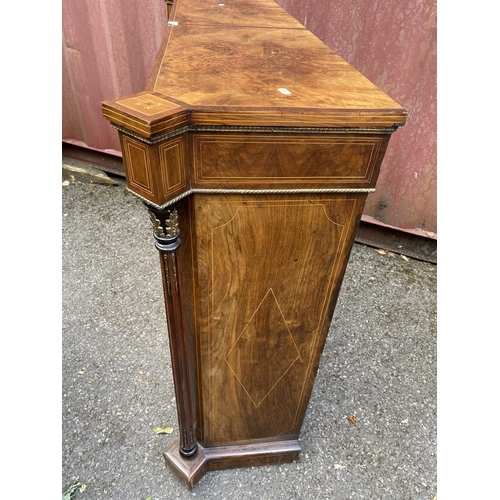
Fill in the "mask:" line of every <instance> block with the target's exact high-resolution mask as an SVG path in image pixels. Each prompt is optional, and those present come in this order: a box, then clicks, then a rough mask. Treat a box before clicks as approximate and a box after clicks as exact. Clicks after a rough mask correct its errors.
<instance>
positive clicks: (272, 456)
mask: <svg viewBox="0 0 500 500" xmlns="http://www.w3.org/2000/svg"><path fill="white" fill-rule="evenodd" d="M299 453H300V444H299V442H298V441H297V440H289V441H276V442H273V443H258V444H247V445H237V446H220V447H216V448H203V447H202V446H200V445H198V453H197V454H196V456H195V457H194V458H192V459H185V458H182V456H181V455H180V453H179V439H177V440H176V441H175V442H174V443H172V445H171V446H170V447H169V448H168V450H167V451H166V452H165V453H164V454H163V456H164V457H165V462H166V464H167V467H168V468H169V469H170V470H171V471H172V472H174V473H175V474H176V475H177V477H178V478H179V479H180V480H181V481H182V482H183V483H184V485H185V486H186V487H187V488H189V489H191V488H192V487H193V486H194V485H195V484H196V483H197V482H198V481H199V480H200V479H201V478H202V477H203V475H204V474H205V473H206V472H209V471H215V470H223V469H232V468H235V467H251V466H258V465H271V464H282V463H289V462H296V461H297V459H298V457H299Z"/></svg>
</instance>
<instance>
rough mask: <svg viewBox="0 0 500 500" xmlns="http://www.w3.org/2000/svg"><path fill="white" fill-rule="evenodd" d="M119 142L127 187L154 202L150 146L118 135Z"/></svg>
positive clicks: (154, 192)
mask: <svg viewBox="0 0 500 500" xmlns="http://www.w3.org/2000/svg"><path fill="white" fill-rule="evenodd" d="M120 140H121V144H122V154H123V164H124V167H125V172H126V177H127V185H128V187H129V188H130V189H131V190H132V191H135V192H137V193H138V194H140V195H142V196H144V197H146V198H147V199H152V200H153V201H155V200H156V190H155V182H154V177H153V169H152V164H153V159H152V155H151V150H150V146H148V145H147V144H144V143H143V142H141V141H138V140H136V139H134V138H132V137H129V136H127V135H124V134H120Z"/></svg>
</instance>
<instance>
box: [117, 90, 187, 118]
mask: <svg viewBox="0 0 500 500" xmlns="http://www.w3.org/2000/svg"><path fill="white" fill-rule="evenodd" d="M116 103H117V104H119V105H121V106H125V107H126V108H129V109H132V110H134V111H139V112H140V113H142V114H143V115H147V116H153V115H156V114H158V113H164V112H165V111H170V110H172V109H176V108H178V107H179V105H178V104H175V103H173V102H170V101H166V100H165V99H162V98H160V97H158V96H155V95H154V94H141V95H139V96H136V97H127V98H126V99H121V100H119V101H116Z"/></svg>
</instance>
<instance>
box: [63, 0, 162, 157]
mask: <svg viewBox="0 0 500 500" xmlns="http://www.w3.org/2000/svg"><path fill="white" fill-rule="evenodd" d="M62 23H63V57H62V60H63V73H62V75H63V78H62V84H63V85H62V101H63V102H62V112H63V113H62V114H63V116H62V138H63V141H64V142H67V143H70V144H76V145H78V146H84V147H87V148H90V149H95V150H98V151H105V152H107V153H111V154H115V155H118V156H121V152H120V142H119V140H118V133H117V132H116V130H115V129H113V128H111V127H110V125H109V122H108V121H107V120H105V119H104V118H103V116H102V111H101V102H102V101H104V100H107V99H114V98H118V97H120V96H124V95H129V94H133V93H135V92H140V91H142V90H144V87H145V86H146V81H147V78H148V76H149V73H150V71H151V67H152V66H153V61H154V58H155V56H156V53H157V51H158V47H159V46H160V43H161V39H162V36H163V33H164V31H165V27H166V26H167V7H166V4H165V2H164V0H105V1H96V0H63V2H62Z"/></svg>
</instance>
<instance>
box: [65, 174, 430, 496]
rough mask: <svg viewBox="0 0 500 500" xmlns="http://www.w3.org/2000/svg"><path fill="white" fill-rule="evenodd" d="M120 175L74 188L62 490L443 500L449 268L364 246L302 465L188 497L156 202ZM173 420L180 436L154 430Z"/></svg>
mask: <svg viewBox="0 0 500 500" xmlns="http://www.w3.org/2000/svg"><path fill="white" fill-rule="evenodd" d="M115 180H116V181H117V185H109V184H97V185H96V184H89V183H85V182H75V181H70V182H69V184H68V183H66V184H68V185H65V186H63V187H62V240H63V252H62V257H63V281H62V286H63V320H62V328H63V331H62V339H63V345H62V349H63V366H62V374H63V382H62V407H63V416H62V419H63V429H62V444H63V447H62V491H66V490H67V489H68V488H69V487H70V486H71V485H72V484H74V483H76V482H82V483H85V485H86V487H85V490H84V491H83V492H80V491H79V490H76V491H75V493H74V495H73V498H74V499H75V500H79V499H82V500H98V499H99V500H101V499H102V500H104V499H105V500H146V499H148V498H151V500H170V499H188V498H189V499H192V498H201V499H212V498H213V499H215V498H217V499H218V500H222V499H234V498H238V500H244V499H259V500H264V499H268V500H269V499H270V500H278V499H286V500H290V499H301V500H306V499H334V500H344V499H369V500H375V499H384V500H385V499H388V498H391V499H402V500H403V499H411V500H413V499H415V500H420V499H422V500H431V499H433V498H434V497H435V496H436V491H437V486H436V462H437V461H436V423H437V422H436V421H437V417H436V413H437V409H436V282H437V277H436V274H437V266H436V265H434V264H431V263H428V262H422V261H419V260H414V259H411V258H410V259H408V260H405V259H403V258H402V257H401V256H399V255H391V254H387V253H386V254H379V253H377V251H376V250H375V249H374V248H370V247H367V246H364V245H361V244H355V245H354V248H353V252H352V255H351V259H350V262H349V265H348V268H347V272H346V275H345V280H344V284H343V287H342V291H341V294H340V297H339V301H338V304H337V308H336V311H335V313H334V317H333V321H332V324H331V327H330V332H329V335H328V339H327V342H326V345H325V349H324V354H323V358H322V361H321V365H320V368H319V371H318V375H317V379H316V384H315V387H314V390H313V394H312V397H311V401H310V404H309V408H308V411H307V414H306V418H305V421H304V425H303V429H302V434H301V437H300V443H301V446H302V453H301V455H300V457H299V461H298V462H297V463H294V464H287V465H281V466H265V467H251V468H245V469H233V470H228V471H220V472H211V473H208V474H206V475H205V476H204V477H203V479H202V480H201V481H200V483H199V484H198V485H197V486H196V487H195V488H194V489H193V490H192V491H188V490H186V489H185V487H184V486H182V485H181V484H180V482H179V481H178V480H177V479H176V478H175V477H174V476H173V475H172V474H171V473H170V472H169V471H168V470H167V469H166V467H165V463H164V460H163V457H162V452H163V451H165V450H166V448H167V447H168V446H169V444H170V443H171V442H172V441H173V440H174V439H176V438H177V437H178V432H177V429H176V427H177V420H176V409H175V408H176V407H175V397H174V389H173V381H172V375H171V366H170V357H169V351H168V336H167V330H166V324H165V312H164V309H163V299H162V288H161V287H162V285H161V277H160V273H159V265H158V255H157V251H156V249H155V248H154V244H153V238H152V233H151V229H150V221H149V217H148V215H147V213H146V210H145V208H144V207H143V205H142V202H141V201H140V200H138V199H137V198H135V197H134V196H133V195H131V194H130V193H129V192H128V191H126V189H125V183H124V181H123V179H120V178H116V179H115ZM348 416H354V417H355V420H356V422H357V423H356V425H353V424H351V423H350V422H349V421H348V418H347V417H348ZM166 425H170V426H172V427H174V429H175V430H174V432H173V433H172V434H171V435H167V434H160V435H157V434H156V433H155V432H154V431H153V428H154V427H159V426H166Z"/></svg>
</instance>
